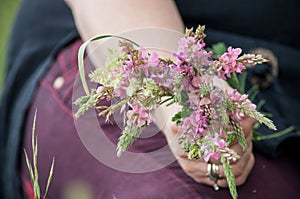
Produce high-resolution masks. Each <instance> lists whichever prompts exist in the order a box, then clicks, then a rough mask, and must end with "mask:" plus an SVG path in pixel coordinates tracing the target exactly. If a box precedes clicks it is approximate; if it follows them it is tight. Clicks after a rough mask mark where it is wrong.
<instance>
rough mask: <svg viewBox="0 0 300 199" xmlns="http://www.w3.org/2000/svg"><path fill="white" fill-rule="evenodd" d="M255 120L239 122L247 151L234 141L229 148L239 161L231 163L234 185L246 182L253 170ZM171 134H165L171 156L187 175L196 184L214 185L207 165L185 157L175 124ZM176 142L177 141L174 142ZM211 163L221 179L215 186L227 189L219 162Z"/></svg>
mask: <svg viewBox="0 0 300 199" xmlns="http://www.w3.org/2000/svg"><path fill="white" fill-rule="evenodd" d="M255 122H256V121H255V120H253V119H251V118H248V117H246V118H244V119H243V120H241V121H240V124H241V126H242V129H243V132H244V133H245V137H246V140H247V146H248V147H247V149H246V150H245V151H243V150H242V147H241V146H240V145H239V143H238V142H237V141H236V142H234V143H233V144H232V146H231V147H230V148H231V149H234V150H235V151H236V152H237V153H238V155H239V156H240V159H239V160H237V161H236V162H233V163H232V164H231V166H232V167H233V173H234V176H235V180H236V185H237V186H240V185H242V184H244V183H245V182H246V179H247V177H248V175H249V174H250V172H251V170H252V169H253V166H254V163H255V159H254V155H253V153H252V127H253V125H254V124H255ZM170 126H171V132H168V133H167V134H166V138H167V140H168V142H169V146H170V149H171V151H172V152H173V154H174V155H175V156H176V157H177V158H178V160H177V161H178V163H179V165H180V166H181V167H182V169H183V170H184V171H185V173H186V174H187V175H189V176H190V177H191V178H193V179H194V180H195V181H196V182H198V183H201V184H206V185H211V186H212V185H214V184H215V182H214V181H211V180H210V179H209V178H208V176H207V164H208V163H206V162H205V161H204V160H203V159H199V160H190V159H188V157H187V154H186V153H185V152H183V150H182V147H181V146H180V145H179V144H178V138H179V136H180V133H181V132H180V131H179V128H178V127H177V126H176V124H171V125H170ZM176 140H177V141H176ZM210 162H211V163H214V164H217V165H218V166H219V172H220V174H221V176H222V178H221V179H219V180H218V181H217V185H218V186H220V187H228V184H227V180H226V179H225V174H224V171H223V167H222V164H221V163H220V161H219V160H210Z"/></svg>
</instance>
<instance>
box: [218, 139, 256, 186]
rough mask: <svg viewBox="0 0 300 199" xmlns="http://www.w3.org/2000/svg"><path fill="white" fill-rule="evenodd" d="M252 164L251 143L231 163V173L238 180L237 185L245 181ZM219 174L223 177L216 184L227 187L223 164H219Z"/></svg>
mask: <svg viewBox="0 0 300 199" xmlns="http://www.w3.org/2000/svg"><path fill="white" fill-rule="evenodd" d="M253 165H254V156H253V153H252V144H251V145H250V146H249V148H248V149H247V150H246V152H245V153H244V154H243V156H242V157H241V159H239V160H238V161H237V162H236V163H235V164H232V165H231V166H232V169H233V175H234V177H235V179H236V181H237V180H239V181H238V182H239V185H241V184H242V183H244V182H245V180H246V178H247V177H248V175H249V173H250V172H251V170H252V168H253ZM219 171H220V174H221V176H222V177H223V178H221V179H220V180H218V185H219V186H220V187H227V186H228V184H227V180H226V178H225V173H224V169H223V166H219Z"/></svg>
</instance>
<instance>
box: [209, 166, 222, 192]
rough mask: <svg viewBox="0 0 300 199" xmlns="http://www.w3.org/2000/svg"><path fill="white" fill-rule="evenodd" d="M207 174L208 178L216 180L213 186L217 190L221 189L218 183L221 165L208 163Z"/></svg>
mask: <svg viewBox="0 0 300 199" xmlns="http://www.w3.org/2000/svg"><path fill="white" fill-rule="evenodd" d="M207 176H208V179H210V180H211V181H214V182H215V183H214V185H213V188H214V189H215V190H216V191H217V190H219V186H218V185H217V181H218V180H219V179H220V178H221V176H220V173H219V166H218V165H216V164H211V163H208V164H207Z"/></svg>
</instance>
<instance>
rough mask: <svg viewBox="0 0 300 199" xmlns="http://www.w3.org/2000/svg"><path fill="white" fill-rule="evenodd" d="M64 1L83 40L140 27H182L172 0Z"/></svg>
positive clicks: (181, 30)
mask: <svg viewBox="0 0 300 199" xmlns="http://www.w3.org/2000/svg"><path fill="white" fill-rule="evenodd" d="M67 3H68V4H69V5H70V8H71V10H72V12H73V16H74V19H75V22H76V26H77V29H78V31H79V33H80V35H81V37H82V39H83V40H87V39H89V38H91V37H92V36H95V35H99V34H100V35H101V34H118V33H121V32H125V31H129V30H132V29H136V28H141V27H161V28H168V29H173V30H176V31H179V32H183V30H184V26H183V23H182V20H181V17H180V15H179V13H178V10H177V8H176V5H175V3H174V2H173V0H151V1H146V0H84V1H82V0H68V1H67Z"/></svg>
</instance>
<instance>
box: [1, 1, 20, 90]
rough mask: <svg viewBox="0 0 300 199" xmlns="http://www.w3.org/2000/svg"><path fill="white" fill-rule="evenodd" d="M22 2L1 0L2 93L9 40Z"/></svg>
mask: <svg viewBox="0 0 300 199" xmlns="http://www.w3.org/2000/svg"><path fill="white" fill-rule="evenodd" d="M20 2H21V0H0V93H1V90H2V89H1V88H2V85H3V72H4V64H5V55H6V51H7V40H8V37H9V33H10V28H11V24H12V22H13V20H14V16H15V13H16V11H17V9H18V6H19V4H20Z"/></svg>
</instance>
